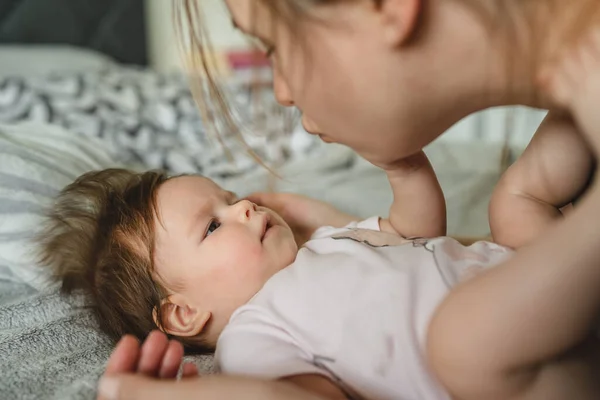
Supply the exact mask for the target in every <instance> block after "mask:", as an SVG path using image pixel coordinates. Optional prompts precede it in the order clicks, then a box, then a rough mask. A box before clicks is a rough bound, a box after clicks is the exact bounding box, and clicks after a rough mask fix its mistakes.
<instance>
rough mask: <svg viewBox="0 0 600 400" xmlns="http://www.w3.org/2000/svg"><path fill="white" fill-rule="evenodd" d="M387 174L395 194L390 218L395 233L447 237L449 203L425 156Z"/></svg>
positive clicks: (410, 159)
mask: <svg viewBox="0 0 600 400" xmlns="http://www.w3.org/2000/svg"><path fill="white" fill-rule="evenodd" d="M384 170H385V172H386V174H387V176H388V180H389V182H390V185H391V187H392V192H393V194H394V202H393V203H392V206H391V208H390V215H389V222H390V225H391V226H392V228H393V229H394V231H395V232H396V233H398V234H399V235H401V236H403V237H407V238H408V237H437V236H445V235H446V201H445V199H444V194H443V193H442V189H441V187H440V184H439V182H438V180H437V177H436V176H435V172H434V171H433V168H432V167H431V164H430V163H429V160H428V159H427V156H426V155H425V153H424V152H422V151H421V152H419V153H417V154H416V155H413V156H411V157H408V158H406V159H403V160H400V161H399V162H397V163H395V164H393V165H391V166H387V167H385V168H384ZM382 226H383V224H382Z"/></svg>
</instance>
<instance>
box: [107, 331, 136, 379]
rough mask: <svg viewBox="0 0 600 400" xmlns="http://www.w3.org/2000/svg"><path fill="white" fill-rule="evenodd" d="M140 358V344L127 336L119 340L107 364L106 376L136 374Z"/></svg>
mask: <svg viewBox="0 0 600 400" xmlns="http://www.w3.org/2000/svg"><path fill="white" fill-rule="evenodd" d="M139 356H140V343H139V342H138V340H137V339H136V338H135V337H133V336H131V335H125V336H123V337H122V338H121V340H119V343H117V346H116V347H115V349H114V350H113V352H112V354H111V355H110V358H109V359H108V363H107V364H106V371H105V374H106V375H112V374H121V373H129V372H134V371H135V369H136V366H137V363H138V359H139Z"/></svg>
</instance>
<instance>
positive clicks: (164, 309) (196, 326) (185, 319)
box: [152, 295, 211, 337]
mask: <svg viewBox="0 0 600 400" xmlns="http://www.w3.org/2000/svg"><path fill="white" fill-rule="evenodd" d="M182 300H183V298H180V297H179V296H177V295H172V296H170V297H169V298H167V299H164V300H163V301H162V302H161V304H160V313H159V312H158V311H159V310H158V307H155V308H154V310H152V318H154V323H155V324H156V326H159V327H161V329H162V330H163V331H164V332H165V333H167V334H169V335H173V336H179V337H193V336H198V335H199V334H200V333H202V330H203V329H204V327H205V326H206V323H207V322H208V321H209V320H210V317H211V313H210V312H208V311H202V310H199V309H197V308H194V307H190V306H189V305H188V304H186V303H185V302H183V301H182ZM159 315H160V318H161V321H159V320H158V318H159Z"/></svg>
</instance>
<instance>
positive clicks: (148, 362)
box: [98, 332, 320, 400]
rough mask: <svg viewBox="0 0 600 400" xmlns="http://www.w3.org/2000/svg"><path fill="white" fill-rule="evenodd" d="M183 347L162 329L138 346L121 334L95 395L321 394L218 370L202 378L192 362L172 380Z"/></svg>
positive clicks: (181, 398) (302, 398)
mask: <svg viewBox="0 0 600 400" xmlns="http://www.w3.org/2000/svg"><path fill="white" fill-rule="evenodd" d="M182 360H183V347H182V346H181V344H180V343H179V342H176V341H173V340H172V341H169V340H167V337H166V336H165V335H164V334H163V333H161V332H152V333H151V334H150V335H149V336H148V338H147V339H146V341H145V342H144V344H143V345H142V346H141V348H140V345H139V343H138V341H137V340H136V339H135V338H133V337H131V336H124V337H123V338H122V339H121V341H120V342H119V344H118V345H117V347H116V348H115V350H114V351H113V353H112V355H111V356H110V359H109V361H108V364H107V366H106V371H105V373H104V375H103V377H102V379H101V380H100V384H99V386H98V399H99V400H120V399H123V400H124V399H127V400H147V399H153V400H174V399H177V400H193V399H205V400H211V399H214V400H226V399H247V400H279V399H289V400H319V399H320V397H318V396H317V395H314V394H312V393H310V392H306V391H304V390H302V389H301V388H299V387H297V386H295V385H292V384H289V383H285V382H277V381H265V380H258V379H251V378H242V377H232V376H224V375H216V376H209V377H204V378H200V377H199V376H198V369H197V368H196V366H195V365H194V364H184V366H183V377H184V378H186V379H183V380H182V381H175V380H174V379H173V378H175V376H176V375H177V370H178V369H179V366H180V364H181V362H182Z"/></svg>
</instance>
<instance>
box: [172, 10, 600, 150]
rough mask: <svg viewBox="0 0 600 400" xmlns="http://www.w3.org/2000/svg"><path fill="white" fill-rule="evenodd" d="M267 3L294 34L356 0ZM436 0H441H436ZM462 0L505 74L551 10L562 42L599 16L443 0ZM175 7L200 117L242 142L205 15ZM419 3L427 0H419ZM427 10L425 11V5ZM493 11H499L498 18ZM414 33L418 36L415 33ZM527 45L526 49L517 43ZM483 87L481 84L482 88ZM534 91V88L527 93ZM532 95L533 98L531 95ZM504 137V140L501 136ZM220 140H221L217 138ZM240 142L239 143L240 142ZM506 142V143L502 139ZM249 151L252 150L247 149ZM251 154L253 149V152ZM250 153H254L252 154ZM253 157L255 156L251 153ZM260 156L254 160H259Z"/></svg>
mask: <svg viewBox="0 0 600 400" xmlns="http://www.w3.org/2000/svg"><path fill="white" fill-rule="evenodd" d="M256 1H260V2H261V3H262V4H263V5H265V6H267V7H268V9H269V10H270V11H271V13H272V14H273V15H276V16H277V17H279V18H282V20H283V21H284V22H285V23H287V24H288V26H289V27H290V28H291V30H292V33H293V34H296V36H297V37H299V38H300V36H301V35H299V34H298V33H299V32H298V29H299V28H298V25H299V24H298V23H297V21H299V20H301V19H303V18H307V17H310V9H311V7H314V6H318V5H325V4H328V3H334V2H341V1H348V2H350V1H357V0H256ZM372 1H373V2H374V4H375V5H379V4H380V3H381V1H382V0H372ZM440 1H441V0H440ZM446 1H454V2H456V3H459V4H462V5H464V6H465V7H467V8H468V9H469V10H471V11H472V12H473V13H474V14H476V15H477V16H478V17H479V18H481V19H482V20H483V22H484V26H486V27H487V28H488V32H489V34H490V35H493V36H494V38H495V39H496V40H497V41H498V45H499V46H502V47H503V48H504V49H506V54H507V57H506V60H507V63H506V68H507V76H508V77H510V76H514V74H515V73H516V71H515V69H514V63H513V62H511V57H510V54H511V52H512V51H515V49H519V50H521V51H532V52H538V51H540V50H541V49H540V47H541V46H537V45H536V43H541V39H542V38H540V37H537V36H536V35H537V32H539V30H538V29H536V28H537V27H540V26H544V24H548V23H551V21H552V17H553V16H554V15H560V13H562V12H563V11H564V10H565V8H566V7H569V10H571V11H573V14H572V15H573V18H572V22H571V24H570V26H569V28H568V29H567V32H565V35H564V38H563V39H564V42H565V43H570V42H573V41H574V40H576V39H578V38H579V37H581V35H582V33H583V32H585V31H586V30H587V29H589V28H590V25H591V24H592V23H597V22H600V21H599V14H600V3H599V2H598V0H496V1H483V0H446ZM173 2H174V8H175V13H174V16H175V26H176V30H177V34H178V36H179V39H180V40H179V41H180V44H181V45H183V46H184V49H183V50H184V51H183V54H185V56H186V57H185V60H186V62H187V66H188V70H190V71H197V72H198V74H197V75H196V76H195V77H193V79H192V91H193V93H194V97H195V99H196V102H197V104H198V107H199V109H200V111H201V113H202V116H203V118H205V120H206V121H208V124H207V125H208V126H209V127H210V128H211V129H212V130H213V133H215V136H216V137H217V138H218V139H219V140H220V138H221V136H222V135H223V134H225V133H227V134H232V133H233V134H235V135H237V136H238V138H239V139H240V140H241V141H242V142H243V141H244V139H243V135H242V132H241V129H240V124H239V123H238V122H237V121H236V118H235V116H234V113H233V111H232V108H231V105H230V102H229V101H228V100H227V96H226V95H225V92H224V91H223V89H222V88H221V86H220V85H219V83H218V80H217V79H216V74H215V71H216V61H215V58H214V54H215V52H214V51H213V48H212V46H211V41H210V35H209V32H208V31H207V28H206V24H205V23H204V20H205V16H204V15H203V13H202V9H201V7H200V5H199V2H198V0H173ZM423 3H424V5H425V7H427V5H428V4H429V2H427V1H425V0H423ZM425 14H427V10H425ZM498 16H500V17H499V18H498ZM523 21H524V22H526V23H525V24H520V25H519V26H527V27H529V29H530V32H527V34H528V35H529V37H531V40H530V41H528V44H527V43H522V42H521V41H520V40H519V37H520V35H521V34H522V32H518V31H517V24H518V23H519V22H523ZM427 23H428V21H427V18H422V19H421V21H420V23H419V26H418V27H417V30H423V29H427V28H428V27H427ZM416 36H418V35H416ZM525 45H528V46H529V47H528V48H523V46H525ZM534 55H535V57H533V59H534V62H532V63H531V65H530V71H529V73H530V74H531V79H534V78H535V74H536V73H537V71H538V68H539V64H540V63H541V62H545V61H548V60H541V59H540V58H541V57H539V53H538V54H535V53H534ZM484 89H485V88H483V90H484ZM518 89H519V88H517V87H514V85H513V84H511V80H509V83H508V86H507V92H508V95H509V96H510V95H511V93H513V92H514V91H516V90H518ZM531 96H534V93H533V92H532V93H531ZM532 100H535V99H534V98H532ZM508 120H509V121H507V128H506V129H507V132H506V135H505V136H506V137H507V138H508V136H509V135H508V133H509V132H508V131H509V130H510V129H511V126H510V125H511V124H510V120H512V118H511V114H510V113H509V116H508ZM507 140H508V139H507ZM221 143H222V142H221ZM244 143H245V142H244ZM505 145H506V143H505ZM252 154H253V153H252ZM253 155H254V154H253ZM254 157H255V158H256V156H255V155H254ZM257 159H258V158H257ZM259 161H260V160H259Z"/></svg>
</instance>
